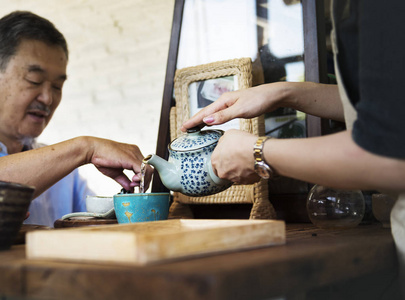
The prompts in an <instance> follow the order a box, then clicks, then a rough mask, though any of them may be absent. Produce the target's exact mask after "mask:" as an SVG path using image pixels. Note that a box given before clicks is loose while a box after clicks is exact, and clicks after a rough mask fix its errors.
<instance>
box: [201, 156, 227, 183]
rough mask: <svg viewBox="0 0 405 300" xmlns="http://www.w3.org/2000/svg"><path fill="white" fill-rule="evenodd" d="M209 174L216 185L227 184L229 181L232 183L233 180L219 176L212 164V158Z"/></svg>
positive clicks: (209, 161) (209, 163)
mask: <svg viewBox="0 0 405 300" xmlns="http://www.w3.org/2000/svg"><path fill="white" fill-rule="evenodd" d="M207 163H208V174H209V175H210V177H211V179H212V181H213V182H214V183H215V184H216V185H227V184H229V183H231V181H229V180H227V179H222V178H219V177H218V176H217V175H216V174H215V172H214V169H213V168H212V164H211V159H209V160H208V162H207Z"/></svg>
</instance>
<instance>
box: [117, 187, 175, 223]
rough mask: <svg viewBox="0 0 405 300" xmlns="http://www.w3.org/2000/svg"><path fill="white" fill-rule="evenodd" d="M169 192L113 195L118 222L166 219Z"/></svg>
mask: <svg viewBox="0 0 405 300" xmlns="http://www.w3.org/2000/svg"><path fill="white" fill-rule="evenodd" d="M169 202H170V194H169V193H135V194H116V195H114V209H115V215H116V217H117V221H118V223H120V224H125V223H137V222H149V221H159V220H167V217H168V215H169Z"/></svg>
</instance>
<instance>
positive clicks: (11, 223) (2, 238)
mask: <svg viewBox="0 0 405 300" xmlns="http://www.w3.org/2000/svg"><path fill="white" fill-rule="evenodd" d="M34 191H35V189H34V188H33V187H31V186H27V185H22V184H18V183H12V182H5V181H0V250H5V249H9V248H10V247H11V245H13V243H14V241H15V239H16V238H17V236H18V232H19V230H20V228H21V225H22V223H23V221H24V219H25V217H26V214H27V211H28V207H29V205H30V203H31V200H32V196H33V194H34Z"/></svg>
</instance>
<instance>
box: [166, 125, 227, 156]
mask: <svg viewBox="0 0 405 300" xmlns="http://www.w3.org/2000/svg"><path fill="white" fill-rule="evenodd" d="M223 134H224V132H223V131H222V130H219V129H215V130H200V128H199V127H193V128H190V129H188V130H187V133H186V134H183V135H181V136H179V137H178V138H177V139H175V140H173V141H172V142H171V143H170V144H169V149H171V150H174V151H192V150H197V149H200V148H204V147H206V146H209V145H212V144H215V143H217V142H218V140H219V138H220V137H221V136H222V135H223Z"/></svg>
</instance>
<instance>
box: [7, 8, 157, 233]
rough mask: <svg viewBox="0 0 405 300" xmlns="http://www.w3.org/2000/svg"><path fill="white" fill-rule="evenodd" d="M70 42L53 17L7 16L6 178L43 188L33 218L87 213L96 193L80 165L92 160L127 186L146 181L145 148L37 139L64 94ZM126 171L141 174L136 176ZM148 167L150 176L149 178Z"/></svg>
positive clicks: (49, 221) (47, 220) (43, 220)
mask: <svg viewBox="0 0 405 300" xmlns="http://www.w3.org/2000/svg"><path fill="white" fill-rule="evenodd" d="M67 62H68V48H67V44H66V41H65V38H64V37H63V35H62V34H61V33H60V32H59V31H58V30H57V29H56V28H55V27H54V25H53V24H52V23H50V22H49V21H48V20H46V19H44V18H42V17H39V16H37V15H35V14H33V13H30V12H22V11H16V12H13V13H11V14H9V15H7V16H5V17H3V18H2V19H0V156H2V157H1V158H0V180H4V181H12V182H19V183H23V184H28V185H32V186H34V187H35V188H36V192H35V196H36V197H37V198H35V199H34V200H33V201H32V203H31V206H30V209H29V212H30V216H29V218H28V219H27V220H26V223H29V224H40V225H47V226H53V223H54V221H55V220H56V219H58V218H60V217H62V216H63V215H65V214H67V213H71V212H75V211H85V209H86V208H85V200H84V199H85V196H86V195H87V194H93V192H92V191H91V190H89V188H88V187H87V185H86V182H85V181H84V180H83V179H81V178H80V176H79V173H78V171H77V169H76V168H77V167H79V166H81V165H84V164H87V163H93V164H94V165H95V166H96V167H97V168H98V169H99V170H100V171H101V172H102V173H103V174H105V175H107V176H109V177H111V178H113V179H114V180H116V181H117V182H118V183H120V184H121V185H122V186H123V187H124V188H125V189H127V190H133V188H134V186H137V185H139V181H140V176H139V175H138V174H140V165H141V162H142V158H143V156H142V153H141V152H140V150H139V148H138V147H137V146H135V145H128V144H121V143H116V142H113V141H110V140H104V139H99V138H94V137H77V138H74V139H71V140H68V141H64V142H62V143H59V144H55V145H52V146H46V147H39V145H38V144H37V143H36V142H35V138H36V137H38V136H39V135H40V134H41V133H42V131H43V130H44V129H45V127H46V126H47V125H48V123H49V121H50V120H51V118H52V115H53V113H54V112H55V110H56V108H57V107H58V105H59V103H60V101H61V98H62V88H63V84H64V82H65V80H66V78H67V76H66V67H67ZM124 169H129V170H133V171H134V172H135V175H134V177H133V178H132V181H131V180H129V178H127V176H126V175H125V174H124V173H123V170H124ZM150 176H151V169H150V168H148V170H147V175H146V182H147V184H148V183H149V180H150Z"/></svg>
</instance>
